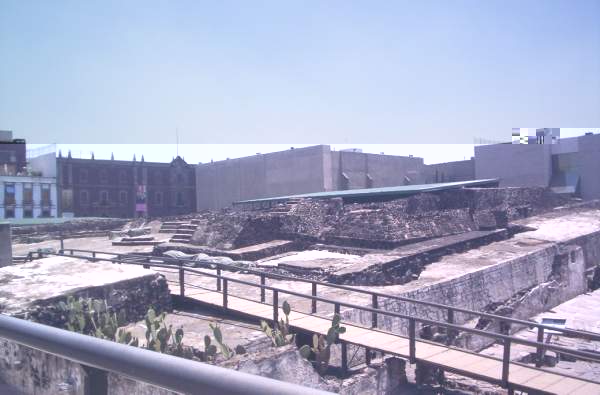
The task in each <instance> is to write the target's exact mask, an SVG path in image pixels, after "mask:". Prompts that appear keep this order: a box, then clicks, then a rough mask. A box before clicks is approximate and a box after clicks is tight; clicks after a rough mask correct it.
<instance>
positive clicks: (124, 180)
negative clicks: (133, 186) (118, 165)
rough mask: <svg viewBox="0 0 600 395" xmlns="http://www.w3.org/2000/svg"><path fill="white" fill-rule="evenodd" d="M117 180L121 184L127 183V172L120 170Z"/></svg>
mask: <svg viewBox="0 0 600 395" xmlns="http://www.w3.org/2000/svg"><path fill="white" fill-rule="evenodd" d="M119 182H120V183H121V184H127V174H126V173H125V170H121V172H120V173H119Z"/></svg>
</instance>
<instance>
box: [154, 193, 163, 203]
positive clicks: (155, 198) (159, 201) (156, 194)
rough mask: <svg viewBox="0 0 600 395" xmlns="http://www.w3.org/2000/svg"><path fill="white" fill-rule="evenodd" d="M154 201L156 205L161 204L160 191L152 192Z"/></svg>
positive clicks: (161, 195) (161, 196)
mask: <svg viewBox="0 0 600 395" xmlns="http://www.w3.org/2000/svg"><path fill="white" fill-rule="evenodd" d="M154 203H156V205H157V206H162V204H163V194H162V192H155V193H154Z"/></svg>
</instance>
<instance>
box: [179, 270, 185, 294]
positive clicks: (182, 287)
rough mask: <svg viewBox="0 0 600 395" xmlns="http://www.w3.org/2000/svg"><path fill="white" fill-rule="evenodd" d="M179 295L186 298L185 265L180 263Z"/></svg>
mask: <svg viewBox="0 0 600 395" xmlns="http://www.w3.org/2000/svg"><path fill="white" fill-rule="evenodd" d="M179 295H180V296H181V297H184V296H185V272H184V270H183V263H181V262H180V263H179Z"/></svg>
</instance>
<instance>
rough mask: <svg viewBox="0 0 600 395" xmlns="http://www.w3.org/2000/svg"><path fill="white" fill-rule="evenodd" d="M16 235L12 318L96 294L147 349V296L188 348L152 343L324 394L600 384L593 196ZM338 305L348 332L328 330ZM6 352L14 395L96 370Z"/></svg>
mask: <svg viewBox="0 0 600 395" xmlns="http://www.w3.org/2000/svg"><path fill="white" fill-rule="evenodd" d="M11 238H12V256H14V257H15V259H16V261H17V262H15V264H12V265H11V264H10V263H9V264H6V265H4V266H5V267H3V268H0V306H1V308H2V313H3V314H6V315H10V316H13V317H19V318H22V319H26V320H31V321H33V322H38V323H43V324H46V325H50V326H54V327H58V328H63V329H64V328H67V327H69V325H70V324H69V323H70V321H69V320H70V319H71V318H70V317H71V315H70V313H68V312H66V311H67V310H65V309H64V306H65V305H69V303H71V304H73V303H77V300H80V301H82V302H81V303H84V305H85V303H86V302H85V301H86V300H90V301H104V302H103V303H105V305H106V306H108V307H107V308H108V310H107V311H108V312H110V314H112V313H113V312H114V314H115V317H116V315H117V313H118V315H119V322H118V324H119V328H120V329H122V330H123V331H125V332H127V333H129V334H130V335H131V336H132V339H133V338H135V339H137V340H139V342H138V343H136V344H137V346H141V347H146V348H151V347H148V345H149V344H150V342H151V341H152V335H150V337H148V333H147V332H148V325H149V322H150V321H148V314H149V313H148V312H149V310H150V309H151V310H152V311H153V313H152V314H154V315H153V316H152V317H157V318H156V320H158V321H157V322H161V324H160V325H164V328H165V330H166V329H167V328H169V327H170V328H172V331H173V333H174V331H175V330H176V329H181V330H182V333H183V335H182V339H183V340H182V343H181V338H179V341H180V343H177V344H179V345H181V344H183V345H184V346H185V347H184V348H181V347H180V348H177V345H176V343H173V348H172V349H170V348H169V347H171V346H168V347H167V348H165V349H164V350H163V351H162V352H167V353H169V352H172V354H174V355H179V356H180V357H186V358H188V359H192V360H195V361H197V362H198V363H210V364H215V365H218V366H221V367H225V368H227V369H233V370H238V371H243V372H247V373H251V374H254V375H261V376H265V377H270V378H274V379H277V380H281V381H287V382H292V383H296V384H300V385H303V386H306V387H310V388H314V389H320V390H324V391H330V392H333V393H342V394H404V393H421V392H424V391H429V393H435V392H438V393H457V394H459V393H464V394H483V393H485V394H504V393H507V392H509V393H510V392H513V391H522V392H524V393H569V389H572V388H580V389H582V390H583V389H589V390H590V392H587V393H594V391H595V390H597V389H599V388H600V386H599V387H596V384H595V383H594V382H595V381H598V380H599V377H600V361H595V360H593V358H592V360H587V359H585V355H587V354H586V353H588V354H589V353H592V354H593V353H594V352H598V351H600V335H596V333H598V332H600V327H598V322H600V312H599V311H598V309H597V308H596V306H595V305H594V303H595V302H593V301H597V300H598V298H599V297H600V291H598V290H597V289H598V288H600V269H599V264H600V203H599V202H598V201H585V202H584V201H581V200H578V199H574V198H570V197H565V196H564V195H557V194H555V193H553V192H551V191H550V190H549V189H546V188H527V187H523V188H498V187H488V188H478V187H475V188H455V189H451V190H440V191H435V192H427V193H418V194H413V195H411V196H407V197H402V198H395V199H384V200H374V201H365V202H348V201H345V200H344V199H343V198H340V197H335V198H323V199H316V198H292V199H288V200H287V201H285V202H280V203H279V204H276V205H270V206H269V207H266V208H260V209H253V208H252V207H244V206H240V207H234V208H228V209H221V210H219V211H202V212H199V213H196V214H189V215H182V216H171V217H163V218H147V219H140V220H136V221H125V220H111V219H106V220H95V221H89V222H86V221H81V220H76V221H67V222H64V223H61V224H53V225H46V226H42V225H38V226H35V227H26V226H24V227H15V228H13V229H12V233H9V234H8V236H6V237H5V239H8V240H9V242H10V240H11ZM74 301H75V302H74ZM90 303H91V302H90ZM94 303H96V302H94ZM285 305H287V306H289V311H288V310H286V309H287V307H286V306H285ZM90 306H91V304H90ZM163 312H164V313H165V316H164V318H160V317H161V316H160V314H161V313H163ZM558 312H561V313H560V314H559V313H558ZM552 317H554V318H560V319H563V320H566V324H565V325H564V326H563V327H561V328H562V329H563V330H566V331H567V332H560V331H559V332H557V333H554V334H552V333H550V332H548V331H549V328H546V329H545V332H542V333H543V336H542V338H541V340H540V338H539V336H540V335H539V333H540V329H539V327H538V326H535V325H542V324H541V323H542V320H543V319H549V318H552ZM338 318H339V319H341V321H339V322H340V324H339V326H342V327H344V330H342V331H341V332H338V334H337V335H335V336H333V337H332V338H331V339H329V337H328V334H329V329H330V327H331V328H334V327H335V322H336V321H335V320H336V319H338ZM503 318H504V319H503ZM152 319H155V318H152ZM279 319H282V321H281V322H279ZM161 320H164V321H161ZM261 321H262V323H261ZM274 322H278V324H277V325H275V324H274ZM160 325H159V326H160ZM265 325H266V326H265ZM532 325H533V326H532ZM217 326H218V328H219V329H218V333H217V331H215V328H216V327H217ZM339 326H338V328H339ZM542 326H543V325H542ZM70 327H72V325H71V326H70ZM115 330H116V328H115ZM569 330H570V331H572V332H573V333H571V332H568V331H569ZM281 331H284V332H283V334H282V332H281ZM125 332H122V333H125ZM334 332H335V331H334ZM286 334H287V336H289V337H286ZM490 334H492V337H490V336H489V335H490ZM173 336H174V335H173ZM278 336H280V337H278ZM494 336H496V337H494ZM206 337H208V338H209V340H208V343H207V340H206ZM507 337H508V338H510V339H511V347H510V348H509V349H508V351H507V349H506V346H505V344H506V341H507V340H502V339H507ZM115 338H116V336H115ZM169 339H170V338H169ZM173 339H175V337H173ZM382 339H383V340H382ZM329 340H331V342H329ZM115 341H116V340H115ZM528 341H529V342H533V343H531V344H529V345H528V343H527V342H528ZM165 342H166V343H165V344H167V343H168V344H171V343H170V342H171V340H166V341H165ZM520 342H521V343H524V344H521V343H520ZM153 344H156V343H153ZM543 344H545V345H548V347H549V348H548V349H547V350H546V349H545V348H543V347H541V345H543ZM211 345H213V346H214V350H213V349H212V348H211V347H210V346H211ZM562 346H564V347H568V348H569V349H572V350H576V351H575V354H573V355H571V354H569V353H567V352H566V351H556V350H562V349H561V348H560V347H562ZM2 347H3V349H4V352H3V353H2V355H3V368H2V369H0V379H1V380H2V381H3V382H4V383H6V384H7V385H9V386H11V388H16V389H18V390H20V391H23V392H24V393H36V394H54V393H58V392H64V393H74V394H75V393H77V394H78V393H85V390H84V388H85V386H86V383H87V382H88V381H89V380H91V379H90V378H89V372H88V371H87V370H86V369H85V367H82V366H83V365H79V364H77V363H75V362H72V361H68V360H66V359H63V358H59V357H57V356H50V355H48V354H45V353H43V352H41V351H39V350H33V349H30V348H27V347H23V346H20V345H18V344H16V343H14V342H11V341H3V342H2ZM182 347H183V346H182ZM423 347H426V348H423ZM427 347H429V348H427ZM552 347H554V349H556V350H554V351H553V349H552ZM169 350H171V351H169ZM173 350H180V351H179V354H178V353H177V352H175V351H173ZM182 350H187V351H185V352H184V351H182ZM211 350H212V351H211ZM507 353H508V354H507ZM186 355H187V356H186ZM473 358H483V359H473ZM471 359H472V360H473V364H472V366H473V367H472V368H469V367H468V366H467V365H469V364H468V361H470V360H471ZM461 361H463V362H461ZM461 363H462V364H464V366H461ZM481 363H483V364H489V366H490V367H489V369H488V371H487V373H486V372H485V371H482V370H481V368H477V369H479V370H477V369H476V368H475V366H483V365H481ZM503 364H506V366H510V368H509V369H510V370H509V371H508V372H509V373H510V372H513V373H512V377H513V378H512V379H511V375H510V374H508V376H507V377H508V378H506V377H504V376H503V374H504V371H503V366H504V365H503ZM485 366H487V365H485ZM495 366H498V368H497V369H498V370H497V372H498V374H499V376H498V377H497V378H496V376H494V374H496V373H493V374H492V373H490V372H492V370H493V369H492V368H493V367H494V369H496V368H495ZM519 369H521V370H519ZM494 372H496V371H494ZM518 372H521V376H522V375H525V374H526V373H527V374H531V375H533V376H532V378H531V379H527V380H525V379H521V377H520V376H519V375H518V374H517V373H518ZM532 372H533V373H532ZM572 372H578V374H577V375H575V376H578V377H580V378H581V380H583V381H577V380H580V379H579V378H577V377H572V376H573V374H570V373H572ZM547 375H550V376H547ZM523 377H525V376H523ZM527 377H529V376H527ZM536 377H537V381H536V380H534V378H536ZM564 380H567V381H566V382H565V381H564ZM104 383H105V385H106V386H107V388H108V389H109V390H108V391H109V393H114V394H121V393H122V394H125V393H144V394H146V393H148V394H168V393H173V392H169V391H166V390H164V389H161V388H158V387H155V386H152V385H150V384H147V383H144V382H141V381H136V380H134V379H132V378H130V377H126V376H123V375H119V374H118V373H115V372H109V374H108V375H107V376H106V378H105V379H104ZM567 384H568V385H569V386H571V387H568V386H567ZM572 386H576V387H572ZM565 388H567V390H565ZM536 391H537V392H536ZM573 393H578V392H577V391H575V392H573ZM581 393H584V392H581Z"/></svg>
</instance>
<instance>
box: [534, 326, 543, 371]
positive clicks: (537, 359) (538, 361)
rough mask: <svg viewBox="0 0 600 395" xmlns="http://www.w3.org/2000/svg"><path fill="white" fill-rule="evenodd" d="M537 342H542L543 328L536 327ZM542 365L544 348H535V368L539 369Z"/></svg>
mask: <svg viewBox="0 0 600 395" xmlns="http://www.w3.org/2000/svg"><path fill="white" fill-rule="evenodd" d="M537 342H538V343H543V342H544V327H541V326H538V333H537ZM543 363H544V346H537V350H536V357H535V367H536V368H541V367H542V365H543Z"/></svg>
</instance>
